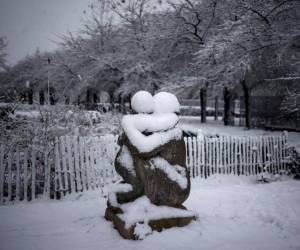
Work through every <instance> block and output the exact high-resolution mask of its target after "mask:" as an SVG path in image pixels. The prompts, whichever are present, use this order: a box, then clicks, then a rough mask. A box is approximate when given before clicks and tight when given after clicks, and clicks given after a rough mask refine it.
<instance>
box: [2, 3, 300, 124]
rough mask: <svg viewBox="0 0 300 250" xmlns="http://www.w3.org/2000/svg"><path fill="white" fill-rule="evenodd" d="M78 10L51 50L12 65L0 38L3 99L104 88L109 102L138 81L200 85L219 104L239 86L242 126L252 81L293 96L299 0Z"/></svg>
mask: <svg viewBox="0 0 300 250" xmlns="http://www.w3.org/2000/svg"><path fill="white" fill-rule="evenodd" d="M84 14H85V18H84V23H83V25H82V27H81V28H80V30H79V32H78V33H76V34H72V33H68V34H63V35H60V36H59V38H60V39H59V43H60V48H59V49H57V50H56V51H54V52H47V53H41V52H39V51H37V52H36V53H35V54H34V55H30V56H27V57H26V58H24V59H22V60H20V61H19V62H18V63H17V64H16V65H14V66H11V67H9V66H8V65H7V64H6V62H5V58H6V52H5V47H6V42H5V40H4V39H3V38H1V39H0V67H1V68H2V70H1V72H0V82H1V86H3V88H2V89H1V97H2V99H3V100H7V99H9V98H11V99H12V100H24V99H26V98H27V99H28V96H29V97H30V96H32V92H33V91H41V92H43V91H47V90H48V93H49V92H51V96H52V97H53V98H52V101H53V102H57V101H60V102H65V103H81V102H84V101H88V102H91V101H93V99H97V97H95V96H93V94H94V93H98V92H100V91H105V92H107V93H108V95H109V96H110V99H111V100H112V102H113V100H115V99H122V100H127V99H129V98H130V97H131V95H132V94H133V93H134V92H135V91H137V90H139V89H146V90H148V91H150V92H155V91H157V90H158V89H167V90H169V91H172V92H174V93H175V94H178V95H179V96H180V97H181V96H182V97H183V98H199V90H200V89H201V96H202V98H203V99H205V95H206V93H207V94H208V95H211V93H218V94H219V95H220V94H222V95H223V97H224V101H225V102H226V101H228V102H227V104H226V105H227V106H228V107H230V105H232V104H230V100H232V99H234V98H235V96H236V95H241V94H242V95H243V96H244V101H245V107H246V113H247V115H246V125H247V127H250V126H251V102H252V98H251V96H252V94H253V91H254V90H255V89H256V88H258V87H260V86H273V87H274V86H275V87H274V88H275V89H277V90H278V86H280V87H279V89H280V90H283V91H284V93H285V94H286V95H287V96H289V93H293V95H296V98H299V96H300V93H299V84H298V83H299V75H300V74H299V73H300V72H299V71H300V63H299V58H300V1H299V0H265V1H260V0H249V1H245V0H223V1H221V0H207V1H196V0H178V1H163V0H159V1H154V0H113V1H108V0H96V1H94V2H93V3H92V4H90V5H89V8H88V9H87V10H85V11H84ZM290 80H291V81H293V84H290ZM49 81H50V83H51V86H50V88H51V89H50V90H49ZM295 81H296V84H295V83H294V82H295ZM274 83H276V84H274ZM276 86H277V87H276ZM265 89H267V90H263V91H266V92H268V91H273V89H272V88H269V87H267V88H265ZM223 91H224V92H223ZM54 92H55V94H54ZM266 94H267V93H266ZM40 98H42V95H41V97H40ZM29 99H30V98H29ZM288 100H289V98H286V101H285V103H284V104H285V105H286V107H285V109H286V110H287V112H289V110H291V107H290V106H289V105H294V104H291V103H290V102H289V101H288ZM29 101H32V100H29ZM94 101H97V100H94ZM204 103H205V102H204ZM231 103H232V102H231ZM203 105H205V104H203Z"/></svg>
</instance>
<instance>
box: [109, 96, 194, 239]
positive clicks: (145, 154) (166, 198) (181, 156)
mask: <svg viewBox="0 0 300 250" xmlns="http://www.w3.org/2000/svg"><path fill="white" fill-rule="evenodd" d="M131 106H132V108H133V110H134V111H135V112H136V113H137V114H134V115H126V116H124V117H123V119H122V128H123V130H124V133H123V134H122V135H121V136H120V137H119V141H118V143H119V145H120V151H119V152H118V154H117V156H116V160H115V168H116V171H117V172H118V174H119V175H120V176H121V177H122V178H123V181H122V182H121V183H118V184H116V185H114V186H113V187H112V188H111V190H110V192H109V197H108V202H107V206H108V207H107V209H106V214H105V217H106V219H108V220H112V221H113V223H114V225H115V227H116V228H117V230H118V231H119V232H120V234H121V235H122V236H123V237H124V238H130V239H141V238H143V237H144V236H145V235H147V234H149V233H151V232H152V230H157V231H161V230H162V229H163V228H169V227H173V226H184V225H186V224H188V223H189V222H190V221H191V220H193V219H195V214H194V213H193V212H191V211H188V210H186V209H185V207H184V206H183V205H182V203H183V202H184V201H185V200H186V199H187V197H188V195H189V193H190V178H189V172H188V169H187V167H186V165H185V162H186V159H185V156H186V152H185V143H184V140H183V136H182V131H181V129H179V128H177V127H176V124H177V123H178V116H177V114H178V113H179V107H180V105H179V102H178V100H177V98H176V96H175V95H173V94H170V93H167V92H160V93H158V94H156V95H154V96H152V95H151V94H150V93H148V92H146V91H139V92H137V93H136V94H135V95H134V96H133V97H132V99H131Z"/></svg>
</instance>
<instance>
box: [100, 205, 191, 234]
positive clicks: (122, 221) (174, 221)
mask: <svg viewBox="0 0 300 250" xmlns="http://www.w3.org/2000/svg"><path fill="white" fill-rule="evenodd" d="M152 206H153V205H152V204H151V205H150V207H152ZM156 208H157V210H156V211H155V212H154V213H155V214H154V213H153V211H151V208H150V209H149V210H150V211H148V212H147V207H143V209H145V210H146V212H145V214H144V215H143V216H145V217H144V218H138V219H136V220H135V221H133V222H131V223H127V221H128V218H129V217H130V216H131V215H130V212H129V213H128V212H127V211H123V210H122V209H121V208H115V207H112V206H108V207H107V209H106V211H105V218H106V219H107V220H109V221H112V223H113V225H114V228H115V229H116V230H117V231H118V232H119V234H120V235H121V236H122V237H123V238H125V239H131V240H141V239H143V238H144V237H145V236H147V235H148V234H151V232H152V231H157V232H161V231H162V230H164V229H168V228H172V227H184V226H186V225H188V224H189V223H190V222H191V221H195V220H197V215H196V214H195V213H193V212H191V211H188V210H186V209H185V208H184V207H183V206H182V208H172V211H171V212H170V213H169V214H168V215H166V214H164V212H163V210H164V209H165V208H166V207H165V206H157V207H156ZM159 210H162V211H161V213H162V215H161V216H162V217H163V218H158V217H157V214H159V213H160V212H159ZM145 218H146V220H145Z"/></svg>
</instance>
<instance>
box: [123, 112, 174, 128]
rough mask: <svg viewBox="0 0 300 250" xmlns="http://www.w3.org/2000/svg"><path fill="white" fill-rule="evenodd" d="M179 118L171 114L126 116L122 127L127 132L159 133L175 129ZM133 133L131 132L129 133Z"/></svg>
mask: <svg viewBox="0 0 300 250" xmlns="http://www.w3.org/2000/svg"><path fill="white" fill-rule="evenodd" d="M178 120H179V119H178V116H177V115H176V114H174V113H169V114H152V115H149V114H136V115H125V116H124V117H123V119H122V122H121V125H122V128H123V129H124V131H125V132H127V131H129V130H138V131H139V132H159V131H165V130H168V129H171V128H174V127H175V125H176V124H177V123H178ZM129 132H131V131H129Z"/></svg>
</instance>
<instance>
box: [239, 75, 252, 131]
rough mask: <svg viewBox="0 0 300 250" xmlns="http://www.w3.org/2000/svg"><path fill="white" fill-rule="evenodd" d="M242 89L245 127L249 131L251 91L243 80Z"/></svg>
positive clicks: (250, 125)
mask: <svg viewBox="0 0 300 250" xmlns="http://www.w3.org/2000/svg"><path fill="white" fill-rule="evenodd" d="M241 84H242V87H243V91H244V102H245V103H244V104H245V123H246V124H245V126H246V128H248V129H250V128H251V127H252V124H251V91H250V89H249V88H248V86H247V84H246V82H245V80H244V81H242V83H241Z"/></svg>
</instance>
